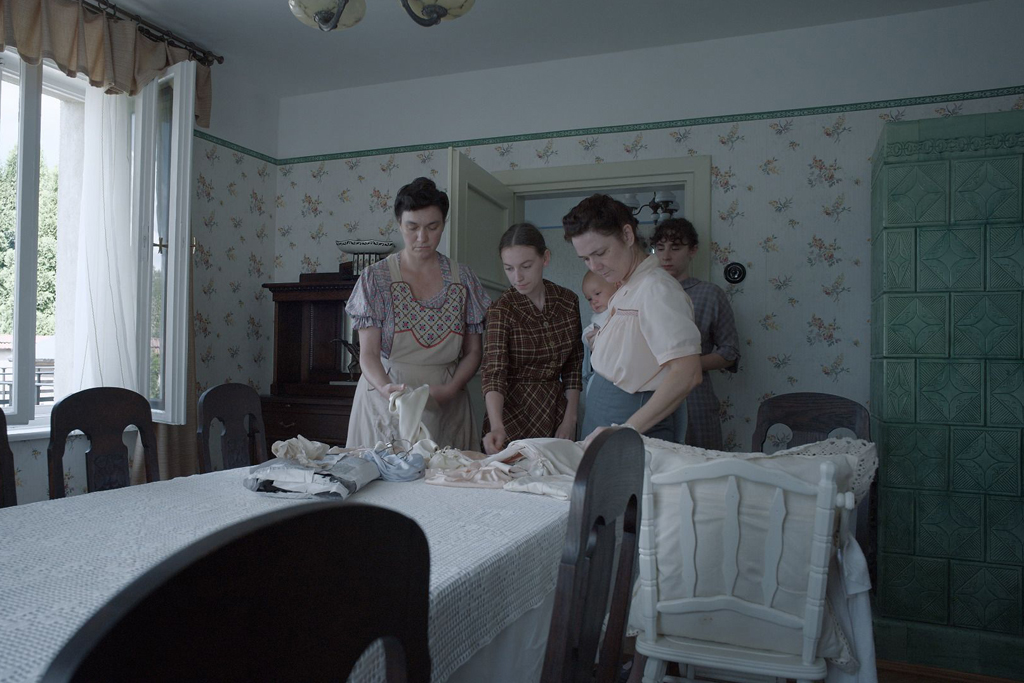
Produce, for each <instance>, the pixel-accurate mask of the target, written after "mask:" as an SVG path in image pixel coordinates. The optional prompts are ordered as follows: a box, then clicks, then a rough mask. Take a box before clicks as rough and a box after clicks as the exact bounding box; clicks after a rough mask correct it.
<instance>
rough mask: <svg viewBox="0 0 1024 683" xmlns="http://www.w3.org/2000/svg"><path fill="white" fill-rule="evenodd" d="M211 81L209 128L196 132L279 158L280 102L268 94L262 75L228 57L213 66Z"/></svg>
mask: <svg viewBox="0 0 1024 683" xmlns="http://www.w3.org/2000/svg"><path fill="white" fill-rule="evenodd" d="M212 78H213V110H212V112H211V115H210V127H209V128H198V127H197V128H196V130H200V131H203V132H204V133H209V134H210V135H213V136H214V137H218V138H221V139H222V140H227V141H229V142H232V143H234V144H236V145H240V146H241V147H245V148H246V149H251V150H254V151H256V152H260V153H262V154H266V155H268V156H271V157H277V156H278V154H277V128H278V126H277V117H278V111H279V109H278V107H279V100H278V98H277V97H276V96H274V95H272V94H269V93H267V92H266V89H265V88H264V87H263V85H262V83H261V80H260V75H259V73H258V72H257V71H254V70H252V69H249V68H247V67H246V66H245V65H244V64H243V63H242V62H241V61H239V60H235V59H232V58H231V55H227V56H225V59H224V63H223V64H214V65H213V67H212Z"/></svg>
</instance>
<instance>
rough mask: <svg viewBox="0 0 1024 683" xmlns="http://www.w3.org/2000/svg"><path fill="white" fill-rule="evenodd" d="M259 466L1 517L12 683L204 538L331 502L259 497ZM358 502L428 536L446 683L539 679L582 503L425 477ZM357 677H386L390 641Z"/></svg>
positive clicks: (1, 604) (6, 656)
mask: <svg viewBox="0 0 1024 683" xmlns="http://www.w3.org/2000/svg"><path fill="white" fill-rule="evenodd" d="M247 471H248V468H238V469H233V470H225V471H220V472H212V473H208V474H201V475H195V476H190V477H179V478H176V479H171V480H168V481H160V482H153V483H150V484H142V485H137V486H130V487H126V488H121V489H116V490H111V491H97V492H92V493H87V494H84V495H78V496H71V497H68V498H62V499H58V500H49V501H42V502H38V503H31V504H27V505H20V506H15V507H10V508H4V509H0V683H24V682H28V681H37V680H39V679H40V678H41V677H42V675H43V673H44V672H45V671H46V668H47V666H48V665H49V663H50V662H51V661H52V660H53V658H54V657H55V656H56V655H57V653H58V652H59V651H60V650H61V648H62V647H63V645H64V644H65V643H66V642H67V641H68V639H70V638H71V636H72V635H73V634H74V633H75V632H76V631H77V630H78V629H79V628H81V627H82V625H83V624H85V623H86V621H87V620H88V619H89V618H90V617H91V616H92V615H93V614H94V613H95V612H96V611H97V610H99V609H100V608H101V607H102V606H103V605H104V604H105V603H106V602H107V601H109V600H110V599H111V598H112V597H114V596H115V595H116V594H117V593H118V592H119V591H121V590H122V589H124V588H125V587H126V586H128V585H129V584H130V583H131V582H132V581H133V580H135V579H136V578H138V577H139V576H141V575H142V574H144V573H145V572H146V571H148V570H149V569H151V568H152V567H153V566H155V565H156V564H158V563H159V562H161V561H162V560H164V559H166V558H167V557H169V556H171V555H172V554H174V553H175V552H177V551H179V550H181V549H182V548H185V547H186V546H188V545H189V544H191V543H193V542H195V541H196V540H197V539H200V538H203V537H204V536H207V535H209V534H211V533H213V532H215V531H217V530H219V529H223V528H225V527H228V526H230V525H233V524H235V523H237V522H240V521H242V520H245V519H248V518H251V517H254V516H256V515H260V514H262V513H265V512H269V511H272V510H276V509H280V508H282V507H287V506H293V505H310V504H317V503H316V501H315V500H310V499H308V498H289V497H281V496H276V495H274V494H266V493H256V492H254V491H250V490H249V489H247V488H246V487H245V486H244V485H243V483H242V481H243V479H244V478H245V476H246V473H247ZM347 500H348V501H353V502H358V503H362V504H369V505H378V506H381V507H385V508H390V509H393V510H396V511H398V512H401V513H402V514H404V515H406V516H408V517H410V518H412V519H413V520H415V521H416V522H417V523H418V524H419V525H420V527H421V528H422V529H423V531H424V534H425V535H426V538H427V542H428V545H429V548H430V598H429V600H430V619H429V627H428V628H429V634H428V637H429V643H430V654H431V664H432V671H431V680H432V681H435V682H438V683H440V682H443V681H452V682H454V683H466V682H469V681H474V682H475V681H494V682H502V681H508V682H510V683H512V682H516V683H518V682H520V681H521V682H523V683H525V682H527V681H537V680H539V677H540V670H541V667H542V664H543V657H544V649H545V646H546V640H547V632H548V625H549V622H550V618H551V611H552V606H553V604H554V592H555V590H554V589H555V582H556V575H557V569H558V564H559V560H560V557H561V551H562V546H563V542H564V538H565V530H566V522H567V519H568V513H569V503H568V501H565V500H557V499H554V498H549V497H545V496H538V495H531V494H527V493H514V492H510V491H504V490H500V489H497V490H496V489H482V488H458V487H447V486H433V485H427V484H426V483H424V481H423V480H422V479H421V480H419V481H415V482H386V481H381V480H377V481H373V482H371V483H370V484H368V485H367V486H366V487H365V488H363V489H362V490H360V491H357V492H356V493H355V494H353V495H352V496H350V497H349V498H348V499H347ZM323 542H324V543H330V538H324V539H323ZM310 550H311V552H315V548H311V549H310ZM301 571H302V567H301V559H300V558H297V559H296V572H297V573H301ZM224 580H225V581H230V580H231V579H230V577H224ZM271 581H273V577H268V582H271ZM392 581H401V577H387V576H378V577H365V582H366V590H371V591H387V590H388V584H389V582H392ZM311 637H317V638H321V639H322V640H323V643H324V645H325V646H328V645H329V644H330V642H331V641H332V640H336V639H341V638H344V637H345V627H344V617H339V623H338V628H337V631H336V632H333V633H320V634H311ZM259 646H260V643H259V642H256V641H255V640H254V642H253V647H259ZM349 680H350V681H357V682H360V683H362V682H368V683H376V682H377V681H383V680H384V667H383V657H382V648H380V647H379V645H376V646H371V648H370V649H369V650H368V651H367V652H366V653H365V654H364V656H363V657H362V658H361V659H360V661H359V663H358V664H357V665H356V668H355V669H354V670H353V673H352V676H351V677H350V679H349Z"/></svg>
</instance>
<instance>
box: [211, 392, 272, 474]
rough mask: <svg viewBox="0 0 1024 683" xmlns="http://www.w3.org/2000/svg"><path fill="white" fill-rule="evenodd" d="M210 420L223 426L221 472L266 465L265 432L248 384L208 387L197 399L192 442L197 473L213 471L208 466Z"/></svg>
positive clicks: (258, 398)
mask: <svg viewBox="0 0 1024 683" xmlns="http://www.w3.org/2000/svg"><path fill="white" fill-rule="evenodd" d="M214 418H216V419H218V420H220V421H221V422H222V423H223V424H224V429H223V431H222V432H221V436H220V452H221V455H222V456H223V458H224V469H226V470H228V469H233V468H235V467H247V466H249V465H256V464H258V463H261V462H266V461H267V438H266V437H267V430H266V428H265V427H264V426H263V410H262V409H261V407H260V395H259V394H258V393H256V390H255V389H253V388H252V387H250V386H249V385H248V384H219V385H217V386H215V387H210V388H209V389H207V390H206V391H204V392H203V395H202V396H200V397H199V409H198V414H197V419H198V422H199V427H198V429H197V430H196V439H197V441H198V448H197V452H198V453H199V471H200V472H211V471H212V470H213V465H212V463H211V462H210V426H211V425H210V423H211V422H212V421H213V419H214ZM246 418H248V419H246ZM246 422H248V425H246Z"/></svg>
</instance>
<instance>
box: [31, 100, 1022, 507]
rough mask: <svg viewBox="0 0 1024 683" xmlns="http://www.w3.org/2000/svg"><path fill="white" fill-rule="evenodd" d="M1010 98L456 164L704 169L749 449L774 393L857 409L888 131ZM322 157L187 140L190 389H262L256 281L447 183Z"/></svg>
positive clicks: (720, 389) (680, 131) (39, 469)
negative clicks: (410, 191) (671, 162)
mask: <svg viewBox="0 0 1024 683" xmlns="http://www.w3.org/2000/svg"><path fill="white" fill-rule="evenodd" d="M1019 92H1020V89H1016V91H1015V92H1014V94H1010V95H1002V96H997V97H980V98H977V99H956V98H952V99H951V101H948V102H929V103H922V104H909V105H906V106H903V105H901V106H892V107H882V108H863V107H859V106H852V107H831V108H820V109H817V110H800V111H795V112H788V113H786V112H780V113H778V114H777V115H775V116H769V117H767V118H766V117H765V116H764V115H756V116H749V117H744V116H733V117H718V119H710V120H708V119H703V120H698V121H694V122H693V123H692V125H666V126H646V125H645V126H637V128H641V127H642V128H644V130H639V131H636V130H629V131H623V130H621V129H616V130H611V131H595V132H593V133H586V134H579V135H575V134H574V135H567V136H564V137H551V138H539V139H532V138H533V136H530V135H523V136H513V137H503V138H495V139H494V140H493V141H490V142H488V143H486V144H484V143H474V145H473V146H468V147H460V148H459V150H460V151H461V152H463V153H465V154H466V155H467V156H469V157H470V158H471V159H473V160H474V161H475V162H476V163H478V164H480V165H481V166H482V167H483V168H485V169H487V170H490V171H499V170H504V169H515V168H531V167H541V166H559V165H572V164H591V163H594V164H600V163H603V162H605V161H608V162H611V161H627V160H635V159H658V158H666V157H673V156H683V155H710V156H711V158H712V171H711V172H712V176H713V190H712V217H713V218H712V220H713V225H712V226H711V230H710V233H711V240H710V242H709V244H706V245H702V246H701V248H702V249H708V250H710V253H711V257H712V261H713V268H712V281H713V282H715V283H716V284H718V285H719V286H721V287H722V288H723V289H725V291H726V293H727V295H728V296H729V299H730V301H731V302H732V305H733V309H734V311H735V314H736V320H737V327H738V329H739V332H740V342H741V347H742V352H743V358H742V361H741V364H740V369H739V372H737V373H736V374H729V373H720V372H719V373H714V374H713V378H712V381H713V382H714V383H715V387H716V391H717V393H718V396H719V398H720V399H721V402H722V405H721V415H722V421H723V433H724V434H725V437H726V443H727V447H728V448H730V449H733V450H749V448H750V438H751V434H752V432H753V428H754V420H755V418H756V415H757V407H758V405H759V404H760V402H761V401H762V400H764V399H765V398H768V397H770V396H774V395H777V394H782V393H787V392H791V391H821V392H827V393H834V394H838V395H841V396H846V397H849V398H852V399H854V400H856V401H859V402H860V403H863V404H865V405H867V404H868V374H869V373H868V362H869V358H870V348H869V345H870V340H869V326H870V302H869V299H870V293H869V282H870V272H869V269H870V267H871V264H870V248H871V235H870V232H871V231H870V171H871V154H872V152H873V151H874V147H875V143H876V141H877V140H878V136H879V133H880V131H881V128H882V126H883V124H884V123H885V122H886V121H899V120H911V119H921V118H930V117H950V116H959V115H962V114H975V113H985V112H992V111H1000V110H1006V109H1024V95H1021V94H1019ZM668 114H671V112H668ZM495 133H496V134H498V133H500V131H495ZM428 146H429V145H428ZM330 152H332V150H324V153H325V156H324V157H322V158H320V157H317V158H313V159H312V160H309V159H301V160H295V161H289V160H283V161H281V162H278V163H275V160H273V159H270V158H268V157H264V156H263V155H259V154H257V153H255V152H247V151H245V150H242V149H240V148H238V147H237V146H235V145H233V144H231V143H230V142H225V141H221V140H216V139H212V138H209V136H206V135H205V134H203V133H201V132H197V134H196V138H195V141H194V155H193V177H194V182H193V189H192V191H193V192H194V193H195V194H194V196H193V197H192V230H193V235H194V237H195V242H196V245H195V252H194V258H193V283H194V289H193V296H194V312H193V324H194V329H195V335H196V381H197V387H196V388H197V389H198V390H199V391H200V392H201V391H204V390H205V389H207V388H208V387H210V386H213V385H214V384H217V383H221V382H245V383H248V384H250V385H251V386H253V387H254V388H256V389H257V390H258V391H260V392H267V391H269V386H270V379H271V372H272V366H273V339H272V334H273V324H274V318H273V315H274V312H273V304H272V302H271V298H270V294H269V292H268V291H267V290H265V289H263V288H262V286H261V285H262V284H263V283H265V282H270V281H292V280H296V279H298V276H299V274H300V273H304V272H318V271H319V272H323V271H328V270H335V269H336V268H337V264H338V261H339V256H340V253H339V252H338V251H337V249H336V247H335V245H334V241H335V240H338V239H346V238H349V239H365V238H377V239H380V238H391V239H397V234H396V233H397V226H396V224H395V221H394V217H393V215H392V206H393V204H392V202H393V198H394V196H395V194H396V193H397V191H398V189H399V188H400V187H401V186H402V185H403V184H405V183H407V182H408V181H409V180H411V179H412V178H414V177H416V176H420V175H424V176H427V177H431V178H434V179H435V180H436V181H437V182H438V185H439V186H440V187H442V188H444V187H445V185H446V183H447V177H448V168H447V165H448V164H447V155H446V153H445V151H444V150H443V149H419V148H411V149H410V150H409V151H397V152H395V153H391V152H388V153H385V154H372V153H370V154H367V155H364V156H349V155H339V154H330ZM341 156H345V157H346V158H336V157H341ZM730 261H740V262H741V263H744V264H745V265H746V267H747V278H746V280H744V281H743V282H742V283H741V284H739V285H728V284H727V283H726V282H725V281H724V278H723V277H722V266H724V265H725V264H726V263H729V262H730ZM83 441H84V440H83ZM84 447H85V446H84V444H82V446H81V448H80V450H81V451H82V453H84ZM12 448H13V450H14V453H15V465H16V468H17V470H18V489H17V490H18V497H19V502H31V501H34V500H43V499H45V498H46V492H47V488H46V487H47V484H46V441H40V440H34V441H20V442H14V443H13V444H12ZM71 448H72V449H76V448H79V446H78V445H77V444H75V443H72V444H71ZM68 462H69V469H68V472H67V473H66V475H65V480H66V486H67V487H68V492H69V493H80V492H82V491H84V488H85V472H84V462H83V461H82V458H81V456H80V454H77V453H76V452H75V451H74V450H73V451H72V456H71V457H69V458H68Z"/></svg>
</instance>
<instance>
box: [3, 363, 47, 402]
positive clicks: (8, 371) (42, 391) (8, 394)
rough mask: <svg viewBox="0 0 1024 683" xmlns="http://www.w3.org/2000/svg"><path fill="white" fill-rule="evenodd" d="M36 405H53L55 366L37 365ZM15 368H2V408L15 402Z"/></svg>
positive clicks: (35, 373) (35, 372)
mask: <svg viewBox="0 0 1024 683" xmlns="http://www.w3.org/2000/svg"><path fill="white" fill-rule="evenodd" d="M33 374H34V375H35V382H34V383H35V393H36V397H35V398H36V405H46V404H48V403H53V364H52V363H51V364H49V365H36V366H35V371H34V373H33ZM13 393H14V368H9V367H0V408H2V407H4V406H9V405H11V403H12V402H13V400H14V396H13Z"/></svg>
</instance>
